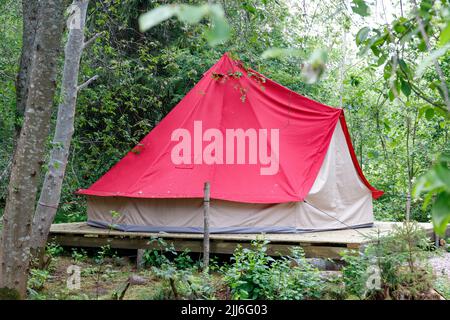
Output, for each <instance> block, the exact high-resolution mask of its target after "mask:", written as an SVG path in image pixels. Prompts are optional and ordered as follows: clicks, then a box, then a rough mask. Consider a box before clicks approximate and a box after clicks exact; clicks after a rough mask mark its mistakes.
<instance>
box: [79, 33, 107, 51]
mask: <svg viewBox="0 0 450 320" xmlns="http://www.w3.org/2000/svg"><path fill="white" fill-rule="evenodd" d="M101 35H103V31H102V32H98V33H96V34H95V35H94V36H93V37H92V38H90V39H89V40H88V41H86V42H85V43H84V44H83V50H84V49H86V48H87V47H89V46H90V45H91V44H93V43H94V41H95V40H97V38H98V37H100V36H101Z"/></svg>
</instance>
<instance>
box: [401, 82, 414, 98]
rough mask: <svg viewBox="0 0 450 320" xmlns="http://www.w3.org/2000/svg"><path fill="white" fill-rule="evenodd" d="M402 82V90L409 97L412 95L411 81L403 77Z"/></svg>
mask: <svg viewBox="0 0 450 320" xmlns="http://www.w3.org/2000/svg"><path fill="white" fill-rule="evenodd" d="M400 82H401V90H402V92H403V94H404V95H405V96H407V97H409V96H410V94H411V86H410V85H409V83H408V82H407V81H405V80H403V79H402V78H400Z"/></svg>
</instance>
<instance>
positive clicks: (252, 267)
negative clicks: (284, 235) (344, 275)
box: [223, 241, 324, 300]
mask: <svg viewBox="0 0 450 320" xmlns="http://www.w3.org/2000/svg"><path fill="white" fill-rule="evenodd" d="M267 244H268V242H267V241H254V242H252V246H251V248H243V247H242V246H239V247H238V248H237V249H236V251H235V253H234V255H233V257H232V258H231V259H232V261H234V262H233V263H232V264H231V265H230V266H227V267H225V268H224V270H223V273H224V281H225V283H226V284H227V285H228V286H229V287H230V289H231V293H232V296H233V298H234V299H286V300H292V299H295V300H302V299H314V298H320V297H321V294H322V291H321V288H322V285H323V283H324V281H323V279H321V277H320V275H319V272H318V270H317V269H315V268H314V267H312V266H311V264H310V263H309V262H307V261H306V259H305V256H304V253H303V250H302V249H301V248H294V249H293V251H292V255H291V256H287V257H282V258H281V259H279V260H274V259H273V258H272V257H270V256H268V255H267V253H266V251H267Z"/></svg>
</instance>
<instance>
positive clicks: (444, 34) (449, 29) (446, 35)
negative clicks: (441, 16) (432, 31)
mask: <svg viewBox="0 0 450 320" xmlns="http://www.w3.org/2000/svg"><path fill="white" fill-rule="evenodd" d="M448 41H450V23H449V22H447V26H446V27H445V28H444V29H443V30H442V31H441V34H440V36H439V45H440V46H443V45H445V44H446V43H447V42H448Z"/></svg>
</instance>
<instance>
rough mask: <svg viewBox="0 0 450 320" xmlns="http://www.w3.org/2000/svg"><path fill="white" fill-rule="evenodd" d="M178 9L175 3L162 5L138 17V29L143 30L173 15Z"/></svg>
mask: <svg viewBox="0 0 450 320" xmlns="http://www.w3.org/2000/svg"><path fill="white" fill-rule="evenodd" d="M177 10H178V6H177V5H163V6H160V7H157V8H155V9H153V10H151V11H149V12H147V13H144V14H143V15H141V16H140V17H139V29H140V30H141V31H142V32H144V31H147V30H149V29H150V28H152V27H154V26H156V25H157V24H160V23H161V22H163V21H165V20H167V19H170V18H171V17H173V16H174V15H175V14H176V13H177Z"/></svg>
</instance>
